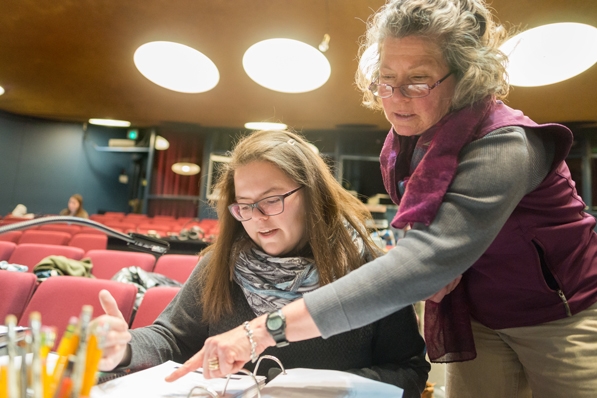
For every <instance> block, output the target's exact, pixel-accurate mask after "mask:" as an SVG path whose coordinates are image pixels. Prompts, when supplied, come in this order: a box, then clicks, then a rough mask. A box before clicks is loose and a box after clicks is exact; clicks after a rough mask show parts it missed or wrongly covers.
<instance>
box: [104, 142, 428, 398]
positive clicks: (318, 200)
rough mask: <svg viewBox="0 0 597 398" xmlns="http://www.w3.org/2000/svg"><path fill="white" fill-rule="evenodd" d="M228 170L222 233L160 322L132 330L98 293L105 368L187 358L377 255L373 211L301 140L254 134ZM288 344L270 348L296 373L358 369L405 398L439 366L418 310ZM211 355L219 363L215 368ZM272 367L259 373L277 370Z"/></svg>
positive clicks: (223, 177) (220, 207) (220, 205)
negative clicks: (428, 351) (429, 355)
mask: <svg viewBox="0 0 597 398" xmlns="http://www.w3.org/2000/svg"><path fill="white" fill-rule="evenodd" d="M223 167H224V169H223V171H222V173H221V174H220V176H219V177H218V183H217V185H216V191H217V192H219V193H220V195H219V199H218V201H217V212H218V219H219V225H220V233H219V235H218V238H217V239H216V241H215V242H214V243H213V244H212V245H211V246H210V247H209V248H208V249H207V250H206V251H205V252H204V256H203V258H202V259H201V260H200V262H199V264H198V265H197V267H196V268H195V271H194V272H193V274H192V275H191V276H190V277H189V280H188V281H187V283H185V285H184V287H183V288H182V289H181V291H180V293H179V294H178V295H177V296H176V298H175V299H174V300H173V301H172V303H171V304H170V305H169V306H168V307H167V308H166V309H165V310H164V312H163V313H162V314H161V315H160V316H159V318H158V319H157V320H156V322H155V323H154V324H153V325H151V326H148V327H145V328H140V329H135V330H131V331H130V332H129V331H128V327H127V324H126V322H125V321H124V320H123V319H122V316H121V315H120V313H119V311H118V309H117V308H116V304H115V302H114V299H113V298H112V297H111V296H110V295H109V293H108V292H107V291H103V292H102V293H101V294H100V301H101V302H102V305H103V306H104V309H105V310H106V314H107V315H103V316H101V317H99V318H97V320H96V322H101V321H105V322H108V323H109V324H110V326H111V328H110V329H111V331H110V333H109V335H108V339H107V342H106V344H105V347H104V359H103V360H102V363H101V366H100V369H101V370H112V369H114V368H115V367H116V366H118V367H119V368H128V369H132V370H139V369H143V368H147V367H150V366H155V365H158V364H160V363H163V362H164V361H167V360H174V361H177V362H184V361H186V360H188V359H189V358H190V357H191V356H193V355H194V354H195V353H196V352H197V351H198V350H199V349H201V347H202V346H203V344H204V342H205V340H206V339H207V338H208V337H210V336H215V335H217V334H219V333H222V332H225V331H226V330H229V329H230V328H232V327H234V326H236V325H239V324H241V323H243V322H244V321H249V320H251V319H254V318H255V317H256V316H259V315H262V314H267V313H273V314H277V316H278V317H279V316H280V314H279V313H278V310H279V309H280V308H282V307H283V306H284V305H285V304H287V303H290V302H292V301H295V300H297V299H300V298H301V297H302V296H303V294H305V293H308V292H312V291H314V290H316V289H318V288H319V287H320V286H324V285H326V284H329V283H330V282H332V281H334V280H335V279H337V278H339V277H341V276H343V275H346V274H348V273H349V272H351V271H352V272H354V271H353V270H355V269H358V268H359V267H360V266H361V265H362V264H364V263H366V262H367V261H370V260H371V259H373V258H375V257H376V254H377V253H376V249H375V247H374V243H373V241H372V240H371V237H370V236H369V233H368V232H367V230H366V228H365V221H366V219H367V218H370V217H371V215H370V213H369V212H368V211H367V208H366V207H365V206H364V205H363V204H362V203H361V202H360V201H359V200H358V199H357V198H355V197H354V196H352V195H350V194H349V193H348V192H347V191H346V190H344V189H343V188H342V186H341V185H340V184H339V183H338V182H337V181H336V180H335V179H334V177H333V175H332V174H331V172H330V171H329V169H328V167H327V165H326V164H325V162H324V161H323V159H321V157H320V156H319V155H318V154H316V153H315V152H314V151H313V150H312V149H311V148H310V147H309V146H308V145H307V143H306V142H305V141H304V140H302V139H301V138H300V137H299V136H298V135H295V134H292V133H289V132H285V131H263V132H257V133H253V134H251V135H250V136H248V137H246V138H244V139H242V140H241V141H240V142H239V143H238V144H237V145H236V147H235V149H234V151H233V152H232V154H231V161H230V163H227V164H226V165H225V166H223ZM278 320H281V318H278ZM246 328H249V325H248V322H247V326H246ZM247 333H248V329H243V334H244V335H246V334H247ZM246 338H247V337H245V339H246ZM129 341H130V342H129ZM126 342H129V343H128V344H126ZM285 345H286V344H285V341H283V340H280V341H278V342H277V346H278V347H270V348H268V349H267V350H266V352H265V353H266V354H270V355H274V356H276V357H277V358H278V359H280V360H281V362H282V364H283V365H284V366H285V367H287V368H297V367H302V368H305V367H306V368H315V369H333V370H341V371H348V372H351V373H355V374H358V375H361V376H364V377H368V378H371V379H374V380H378V381H382V382H385V383H389V384H393V385H396V386H398V387H400V388H402V389H403V390H404V397H405V398H420V396H421V392H422V391H423V389H424V388H425V382H426V380H427V374H428V372H429V369H430V365H429V363H428V362H427V361H426V360H425V345H424V342H423V338H422V337H421V335H420V334H419V331H418V326H417V321H416V317H415V314H414V310H413V307H412V306H407V307H405V308H403V309H402V310H400V311H397V312H393V313H390V314H388V316H386V317H383V318H381V319H380V320H379V321H377V322H375V323H372V324H371V325H368V326H364V327H362V328H357V329H356V330H353V331H349V332H347V333H342V334H339V335H337V336H334V337H332V338H329V339H325V340H324V339H321V338H319V339H313V340H309V341H304V342H301V343H296V344H293V345H292V346H290V347H285ZM260 351H263V350H260ZM254 355H256V351H254ZM212 359H213V360H212V361H211V362H210V364H209V369H217V368H218V367H219V366H220V364H219V363H218V360H217V357H214V358H212ZM272 364H273V362H269V361H268V362H264V363H263V365H261V366H260V368H259V372H260V373H262V374H264V375H267V374H268V368H269V367H270V366H271V365H272ZM252 366H253V365H252V364H247V365H246V367H247V368H248V369H250V370H252V369H253V368H252ZM206 369H208V368H206Z"/></svg>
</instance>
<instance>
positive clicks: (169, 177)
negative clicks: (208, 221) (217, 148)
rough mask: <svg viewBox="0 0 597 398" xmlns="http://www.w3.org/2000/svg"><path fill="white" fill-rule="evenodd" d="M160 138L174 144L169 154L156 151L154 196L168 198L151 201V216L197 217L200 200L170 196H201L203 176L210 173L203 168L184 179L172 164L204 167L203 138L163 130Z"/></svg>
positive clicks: (153, 181)
mask: <svg viewBox="0 0 597 398" xmlns="http://www.w3.org/2000/svg"><path fill="white" fill-rule="evenodd" d="M159 135H161V136H162V137H164V138H165V139H167V140H168V142H169V143H170V147H169V148H168V149H167V150H165V151H156V152H155V154H156V156H155V160H154V166H153V172H152V181H151V195H164V196H165V198H163V199H160V198H156V199H150V200H149V205H148V211H147V214H148V215H149V216H156V215H163V216H174V217H177V218H178V217H197V213H198V200H196V199H170V198H168V197H170V196H195V197H197V196H199V184H200V181H201V175H202V174H203V173H204V172H207V170H203V169H201V171H200V172H199V174H195V175H192V176H183V175H180V174H176V173H174V172H173V171H172V165H173V164H174V163H178V162H189V163H195V164H198V165H199V166H201V165H202V160H203V136H202V135H201V134H197V133H191V132H168V131H160V132H159Z"/></svg>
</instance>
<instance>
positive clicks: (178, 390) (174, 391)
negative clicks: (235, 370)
mask: <svg viewBox="0 0 597 398" xmlns="http://www.w3.org/2000/svg"><path fill="white" fill-rule="evenodd" d="M179 366H181V365H180V364H178V363H176V362H172V361H168V362H165V363H163V364H161V365H158V366H155V367H153V368H149V369H145V370H142V371H140V372H136V373H132V374H130V375H127V376H123V377H119V378H117V379H114V380H110V381H108V382H106V383H103V384H100V385H97V386H95V387H93V388H92V389H91V398H103V397H110V398H130V397H144V398H154V397H155V398H162V397H164V398H176V397H182V398H184V397H186V396H187V395H188V394H189V391H191V389H192V388H193V387H196V386H207V387H209V388H211V389H213V390H214V391H216V392H218V393H219V394H220V395H221V393H222V391H223V389H224V385H225V384H226V379H210V380H206V379H205V378H204V377H203V375H202V374H200V373H196V372H191V373H189V374H187V375H185V376H183V377H181V378H180V379H178V380H176V381H175V382H172V383H168V382H166V381H164V378H165V377H166V376H168V375H169V374H170V373H172V372H173V371H174V370H175V369H176V368H178V367H179ZM263 379H264V377H262V376H261V377H260V376H258V380H263ZM254 386H255V382H254V381H253V378H252V377H250V376H238V375H233V376H232V377H231V380H230V383H228V388H227V390H226V395H224V397H242V396H243V392H244V391H246V390H251V389H253V388H254ZM250 395H254V394H250Z"/></svg>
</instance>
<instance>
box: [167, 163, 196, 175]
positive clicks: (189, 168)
mask: <svg viewBox="0 0 597 398" xmlns="http://www.w3.org/2000/svg"><path fill="white" fill-rule="evenodd" d="M199 170H201V168H200V167H199V165H196V164H195V163H187V162H179V163H174V164H173V165H172V171H173V172H175V173H176V174H180V175H183V176H192V175H195V174H198V173H199Z"/></svg>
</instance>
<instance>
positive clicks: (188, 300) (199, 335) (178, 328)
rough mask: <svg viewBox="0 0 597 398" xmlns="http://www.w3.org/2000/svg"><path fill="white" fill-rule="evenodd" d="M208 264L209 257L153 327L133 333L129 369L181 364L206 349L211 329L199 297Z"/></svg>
mask: <svg viewBox="0 0 597 398" xmlns="http://www.w3.org/2000/svg"><path fill="white" fill-rule="evenodd" d="M206 263H207V256H206V257H204V258H203V259H201V261H200V262H199V264H198V265H197V266H196V267H195V270H194V271H193V273H192V274H191V276H190V277H189V279H188V281H187V282H186V283H185V284H184V286H183V287H182V288H181V290H180V292H178V294H177V295H176V297H175V298H174V299H173V300H172V302H171V303H170V304H169V305H168V306H167V307H166V309H164V311H163V312H162V313H161V314H160V316H159V317H158V318H157V320H156V321H155V322H154V324H153V325H150V326H147V327H144V328H139V329H133V330H131V335H132V337H133V338H132V340H131V342H130V343H129V344H130V346H131V352H132V356H131V362H130V363H129V364H128V366H126V368H129V369H131V370H133V371H135V370H140V369H145V368H148V367H151V366H155V365H159V364H161V363H163V362H165V361H168V360H172V361H175V362H180V363H182V362H184V361H186V359H187V358H189V357H190V356H192V355H194V354H195V353H197V352H198V351H199V350H200V349H201V347H203V343H204V342H205V340H206V339H207V338H208V337H209V327H208V323H207V322H204V321H203V319H202V311H201V307H200V305H199V296H198V295H199V292H200V291H201V289H200V288H199V287H198V286H197V284H198V283H199V282H198V280H199V278H198V272H199V270H200V269H201V268H202V267H203V266H205V264H206ZM119 369H123V368H119Z"/></svg>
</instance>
